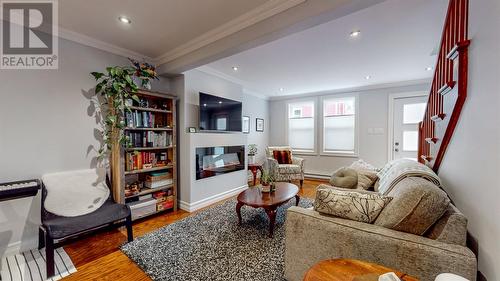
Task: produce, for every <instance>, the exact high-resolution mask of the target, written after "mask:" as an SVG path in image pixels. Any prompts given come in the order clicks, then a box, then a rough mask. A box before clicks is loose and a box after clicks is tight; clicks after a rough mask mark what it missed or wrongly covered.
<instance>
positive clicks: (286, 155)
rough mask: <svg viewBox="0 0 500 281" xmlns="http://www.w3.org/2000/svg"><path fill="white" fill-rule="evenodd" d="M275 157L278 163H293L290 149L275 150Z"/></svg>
mask: <svg viewBox="0 0 500 281" xmlns="http://www.w3.org/2000/svg"><path fill="white" fill-rule="evenodd" d="M273 157H274V159H276V161H278V164H292V154H291V153H290V150H273Z"/></svg>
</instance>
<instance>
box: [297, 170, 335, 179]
mask: <svg viewBox="0 0 500 281" xmlns="http://www.w3.org/2000/svg"><path fill="white" fill-rule="evenodd" d="M304 177H306V178H313V179H321V180H329V179H330V177H331V175H325V174H321V173H314V172H312V173H307V172H306V173H304Z"/></svg>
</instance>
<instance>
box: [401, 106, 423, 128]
mask: <svg viewBox="0 0 500 281" xmlns="http://www.w3.org/2000/svg"><path fill="white" fill-rule="evenodd" d="M426 107H427V103H409V104H405V105H404V106H403V124H418V123H419V122H420V121H422V119H423V118H424V113H425V109H426Z"/></svg>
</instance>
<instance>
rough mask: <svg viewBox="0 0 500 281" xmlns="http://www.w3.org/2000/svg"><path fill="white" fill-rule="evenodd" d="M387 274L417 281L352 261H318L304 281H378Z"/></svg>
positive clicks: (404, 280) (371, 265)
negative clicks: (379, 277) (380, 276)
mask: <svg viewBox="0 0 500 281" xmlns="http://www.w3.org/2000/svg"><path fill="white" fill-rule="evenodd" d="M387 272H394V273H395V274H396V275H397V276H398V277H399V278H400V279H401V280H403V281H418V279H417V278H415V277H411V276H409V275H406V274H405V273H402V272H398V271H396V270H393V269H390V268H387V267H385V266H382V265H378V264H375V263H370V262H365V261H360V260H352V259H332V260H324V261H320V262H319V263H317V264H315V265H314V266H313V267H311V268H310V269H309V270H308V271H307V273H306V275H305V277H304V281H327V280H328V281H353V280H378V276H379V275H382V274H384V273H387Z"/></svg>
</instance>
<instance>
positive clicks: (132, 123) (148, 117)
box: [125, 110, 158, 128]
mask: <svg viewBox="0 0 500 281" xmlns="http://www.w3.org/2000/svg"><path fill="white" fill-rule="evenodd" d="M125 121H126V124H127V127H129V128H155V127H156V125H158V124H156V122H155V115H154V114H153V113H152V112H146V111H142V112H141V111H137V110H135V111H131V112H126V113H125Z"/></svg>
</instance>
